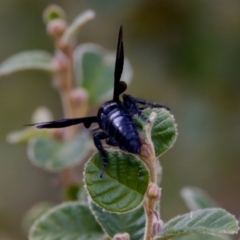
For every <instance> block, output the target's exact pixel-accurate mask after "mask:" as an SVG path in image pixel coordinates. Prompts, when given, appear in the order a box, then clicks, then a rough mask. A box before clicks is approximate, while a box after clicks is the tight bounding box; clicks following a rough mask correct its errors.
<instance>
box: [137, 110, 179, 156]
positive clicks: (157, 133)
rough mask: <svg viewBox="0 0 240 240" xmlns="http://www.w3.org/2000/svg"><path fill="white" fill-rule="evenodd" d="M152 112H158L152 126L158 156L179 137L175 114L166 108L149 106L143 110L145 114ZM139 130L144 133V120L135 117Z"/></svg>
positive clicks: (148, 114)
mask: <svg viewBox="0 0 240 240" xmlns="http://www.w3.org/2000/svg"><path fill="white" fill-rule="evenodd" d="M152 112H155V113H156V114H157V117H156V120H155V122H154V124H153V127H152V133H151V136H152V141H153V145H154V148H155V154H156V156H159V155H161V154H162V153H164V152H165V151H167V150H168V149H169V148H171V146H172V145H173V144H174V142H175V140H176V137H177V128H176V124H175V120H174V117H173V115H172V114H171V113H170V112H169V111H167V110H165V109H164V108H147V109H145V110H143V111H142V113H143V115H145V116H146V117H149V116H150V114H151V113H152ZM134 119H135V121H136V125H137V127H138V130H139V131H140V132H141V133H142V134H144V133H143V126H144V124H145V123H144V122H143V120H142V119H140V118H139V117H137V116H135V117H134Z"/></svg>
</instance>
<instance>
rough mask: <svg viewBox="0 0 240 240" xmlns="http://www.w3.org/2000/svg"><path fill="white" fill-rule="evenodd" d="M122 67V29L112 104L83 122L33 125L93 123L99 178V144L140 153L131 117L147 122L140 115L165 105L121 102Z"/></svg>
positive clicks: (132, 100) (125, 98)
mask: <svg viewBox="0 0 240 240" xmlns="http://www.w3.org/2000/svg"><path fill="white" fill-rule="evenodd" d="M123 64H124V52H123V40H122V27H121V28H120V30H119V36H118V45H117V55H116V62H115V71H114V93H113V100H111V101H108V102H106V103H104V104H103V105H102V106H101V108H100V109H99V110H98V114H97V116H93V117H83V118H66V119H61V120H57V121H52V122H43V123H37V124H34V125H35V126H36V127H37V128H63V127H68V126H71V125H75V124H79V123H83V125H84V126H85V127H86V128H89V127H90V126H91V124H92V123H98V125H99V128H100V129H101V130H102V131H100V132H96V133H94V134H93V140H94V144H95V146H96V148H97V149H98V151H99V153H100V155H101V159H102V172H101V175H100V177H101V178H102V176H103V173H104V170H105V169H106V167H107V152H106V150H105V149H104V148H103V146H102V143H101V140H104V139H106V143H107V144H108V145H110V146H116V147H119V148H120V149H121V150H123V151H127V152H129V153H133V154H139V153H140V150H141V141H140V138H139V135H138V132H137V129H136V126H135V123H134V121H133V116H134V115H135V114H138V116H139V117H140V118H142V119H143V120H145V121H148V118H147V117H146V116H144V115H143V114H142V110H144V109H146V108H148V107H150V108H165V109H167V110H169V108H167V107H166V106H164V105H161V104H157V103H152V102H148V101H146V100H144V99H140V98H134V97H132V96H131V95H128V94H123V96H122V98H123V101H122V102H121V101H120V99H119V95H120V94H122V93H123V92H124V91H125V90H126V89H127V84H126V83H125V82H123V81H120V78H121V75H122V71H123Z"/></svg>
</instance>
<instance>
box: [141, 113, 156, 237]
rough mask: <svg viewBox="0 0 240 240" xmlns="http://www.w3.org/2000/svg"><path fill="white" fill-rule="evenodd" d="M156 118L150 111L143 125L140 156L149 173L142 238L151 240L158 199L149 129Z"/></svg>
mask: <svg viewBox="0 0 240 240" xmlns="http://www.w3.org/2000/svg"><path fill="white" fill-rule="evenodd" d="M155 119H156V113H154V112H153V113H151V115H150V117H149V120H150V122H149V123H147V124H146V125H145V127H144V130H145V134H146V139H145V142H144V143H143V144H142V151H141V155H140V158H141V160H142V161H143V162H144V163H145V164H146V166H147V168H148V170H149V174H150V183H149V188H148V190H147V193H146V195H145V199H144V210H145V213H146V227H145V234H144V240H151V239H153V217H154V216H153V212H154V211H155V207H156V202H157V201H158V195H159V194H158V192H159V189H158V187H157V159H156V156H155V150H154V146H153V143H152V140H151V130H152V126H153V123H154V121H155ZM150 188H155V189H156V190H154V191H155V192H156V193H155V192H154V191H153V194H152V193H150Z"/></svg>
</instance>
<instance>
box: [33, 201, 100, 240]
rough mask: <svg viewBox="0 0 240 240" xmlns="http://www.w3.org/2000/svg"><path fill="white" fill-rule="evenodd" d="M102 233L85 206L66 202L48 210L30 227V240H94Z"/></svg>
mask: <svg viewBox="0 0 240 240" xmlns="http://www.w3.org/2000/svg"><path fill="white" fill-rule="evenodd" d="M101 236H103V232H102V230H101V228H100V226H99V225H98V223H97V222H96V221H95V219H94V217H93V215H92V214H91V212H90V210H89V208H88V206H87V205H85V204H82V203H79V202H68V203H64V204H61V205H59V206H56V207H54V208H52V209H50V210H49V211H48V212H47V213H45V214H43V215H42V216H41V217H40V218H39V219H38V220H37V221H36V222H35V223H34V224H33V226H32V227H31V230H30V234H29V239H30V240H46V239H52V240H54V239H55V240H57V239H68V240H96V239H100V238H101Z"/></svg>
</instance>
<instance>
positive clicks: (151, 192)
mask: <svg viewBox="0 0 240 240" xmlns="http://www.w3.org/2000/svg"><path fill="white" fill-rule="evenodd" d="M161 190H162V189H161V188H159V187H158V186H157V185H156V184H155V183H150V186H149V188H148V197H149V198H158V199H159V198H160V196H161Z"/></svg>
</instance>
